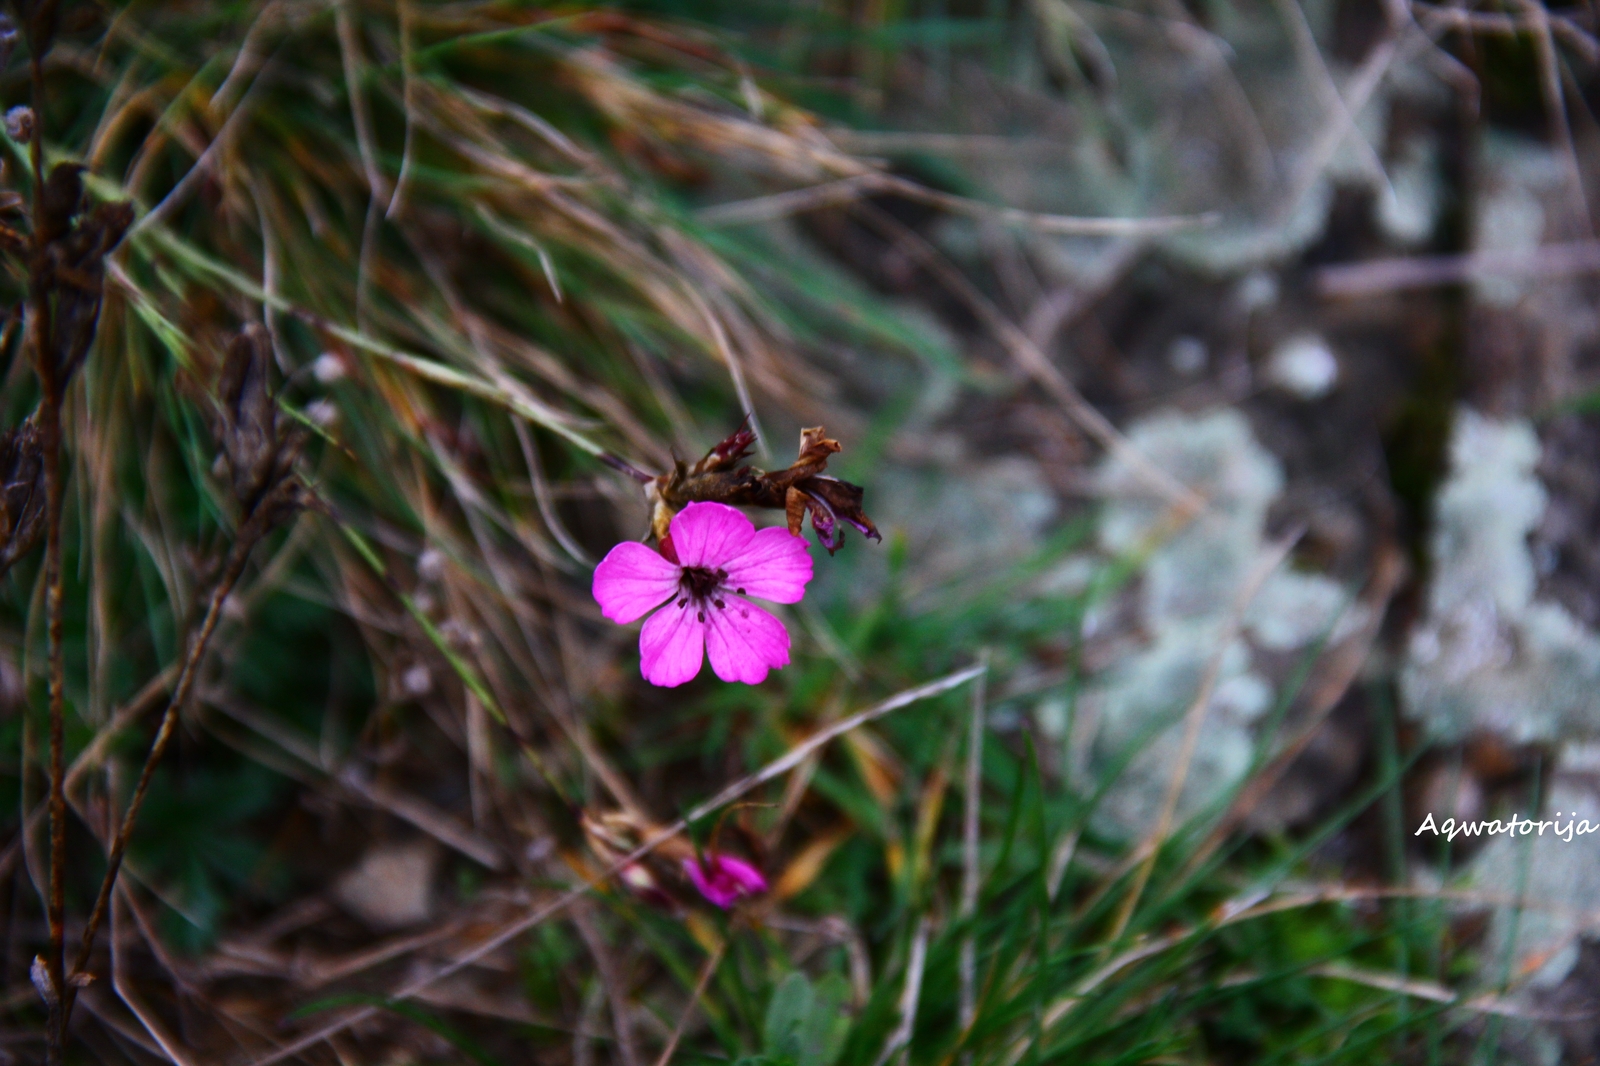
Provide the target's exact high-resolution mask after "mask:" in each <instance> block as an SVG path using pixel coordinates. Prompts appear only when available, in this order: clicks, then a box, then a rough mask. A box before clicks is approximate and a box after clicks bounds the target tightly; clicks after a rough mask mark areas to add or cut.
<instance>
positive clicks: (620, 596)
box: [594, 540, 681, 624]
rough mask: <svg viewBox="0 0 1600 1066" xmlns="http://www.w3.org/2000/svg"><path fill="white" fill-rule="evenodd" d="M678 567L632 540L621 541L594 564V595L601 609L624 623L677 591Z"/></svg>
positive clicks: (601, 611)
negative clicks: (597, 563)
mask: <svg viewBox="0 0 1600 1066" xmlns="http://www.w3.org/2000/svg"><path fill="white" fill-rule="evenodd" d="M680 576H681V575H680V572H679V569H678V568H677V567H676V566H673V565H672V564H671V563H669V562H667V561H666V560H665V559H663V558H662V557H661V556H660V554H659V553H657V552H653V551H651V550H650V549H649V548H646V547H645V546H644V545H643V544H639V543H637V542H635V541H631V540H630V541H624V542H623V543H621V544H618V545H617V546H616V547H615V548H612V549H611V550H610V551H609V552H607V553H606V557H605V558H604V559H601V560H600V565H599V566H597V567H595V568H594V598H595V601H596V602H597V603H599V604H600V613H601V614H603V615H605V616H606V617H607V618H609V619H611V620H612V621H613V622H621V623H623V624H627V623H628V622H632V621H635V620H636V619H639V618H643V617H644V616H645V614H646V613H647V612H649V610H650V609H651V608H652V607H658V606H660V605H661V604H663V603H665V602H666V601H667V600H668V599H670V598H671V597H672V595H673V593H675V592H677V591H678V578H679V577H680Z"/></svg>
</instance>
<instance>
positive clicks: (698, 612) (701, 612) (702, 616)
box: [695, 611, 706, 622]
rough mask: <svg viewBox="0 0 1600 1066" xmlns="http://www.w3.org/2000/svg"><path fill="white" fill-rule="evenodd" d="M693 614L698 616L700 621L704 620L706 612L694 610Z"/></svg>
mask: <svg viewBox="0 0 1600 1066" xmlns="http://www.w3.org/2000/svg"><path fill="white" fill-rule="evenodd" d="M695 614H697V615H699V616H700V621H702V622H704V621H705V620H706V613H705V612H704V611H696V612H695Z"/></svg>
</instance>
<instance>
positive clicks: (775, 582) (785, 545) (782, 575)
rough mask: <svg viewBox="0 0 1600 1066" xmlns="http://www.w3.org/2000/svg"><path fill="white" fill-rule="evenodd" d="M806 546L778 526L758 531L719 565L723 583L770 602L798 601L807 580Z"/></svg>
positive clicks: (808, 574)
mask: <svg viewBox="0 0 1600 1066" xmlns="http://www.w3.org/2000/svg"><path fill="white" fill-rule="evenodd" d="M809 551H810V545H808V544H807V543H806V539H805V538H804V537H797V536H795V535H794V534H793V533H790V532H789V531H788V530H787V529H785V528H783V527H782V526H772V527H770V528H768V529H763V530H759V531H758V532H757V533H756V535H755V536H753V537H751V538H750V543H749V544H746V545H745V547H744V550H743V551H742V552H740V553H739V554H738V555H735V556H734V557H733V558H732V559H729V560H728V561H727V562H725V563H723V564H722V568H723V569H724V570H726V571H727V572H728V580H726V581H724V582H723V584H724V585H726V586H727V587H728V588H731V589H737V590H738V591H739V592H740V593H741V594H742V595H747V596H758V597H760V598H761V599H763V600H771V601H773V602H774V603H799V602H800V599H801V597H803V596H804V595H805V594H806V582H807V581H810V580H811V556H810V554H808V553H809Z"/></svg>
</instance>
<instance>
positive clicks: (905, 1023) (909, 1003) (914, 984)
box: [876, 915, 933, 1066]
mask: <svg viewBox="0 0 1600 1066" xmlns="http://www.w3.org/2000/svg"><path fill="white" fill-rule="evenodd" d="M932 930H933V920H932V919H931V918H930V917H928V916H927V915H923V916H922V918H921V920H920V921H918V922H917V931H916V933H914V934H913V935H912V937H911V952H910V955H909V957H908V958H907V959H906V983H905V988H904V989H903V990H902V991H901V993H900V1020H899V1022H898V1023H896V1025H895V1027H894V1032H892V1033H890V1034H889V1039H888V1040H886V1041H885V1042H884V1045H883V1050H882V1051H881V1052H879V1054H878V1059H877V1062H876V1066H888V1064H889V1063H890V1062H891V1061H893V1060H894V1059H895V1057H896V1056H897V1055H899V1056H903V1055H905V1054H909V1050H908V1049H909V1048H910V1046H911V1034H912V1031H913V1028H914V1027H915V1025H916V1021H917V1005H918V1004H919V1003H920V1002H921V1000H922V970H923V967H924V966H925V965H926V964H927V961H928V936H929V935H930V933H931V932H932Z"/></svg>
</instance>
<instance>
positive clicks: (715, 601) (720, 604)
mask: <svg viewBox="0 0 1600 1066" xmlns="http://www.w3.org/2000/svg"><path fill="white" fill-rule="evenodd" d="M711 602H712V603H714V604H716V605H717V610H719V611H720V610H722V609H723V608H724V607H726V606H728V605H727V604H725V603H723V602H722V601H721V600H712V601H711Z"/></svg>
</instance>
